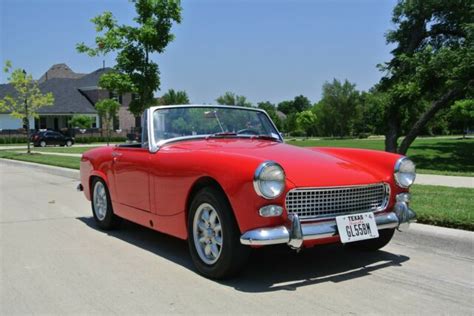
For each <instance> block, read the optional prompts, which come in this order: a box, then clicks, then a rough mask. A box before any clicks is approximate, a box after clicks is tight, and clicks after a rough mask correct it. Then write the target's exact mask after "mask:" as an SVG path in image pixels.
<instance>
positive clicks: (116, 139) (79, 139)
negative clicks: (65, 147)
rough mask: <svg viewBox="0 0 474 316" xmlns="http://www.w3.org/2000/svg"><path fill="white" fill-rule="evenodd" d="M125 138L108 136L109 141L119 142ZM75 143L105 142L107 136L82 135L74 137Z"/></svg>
mask: <svg viewBox="0 0 474 316" xmlns="http://www.w3.org/2000/svg"><path fill="white" fill-rule="evenodd" d="M126 140H127V138H126V137H125V136H112V137H110V141H111V142H115V143H121V142H125V141H126ZM75 141H76V143H78V144H91V143H105V142H107V137H105V136H82V137H76V138H75Z"/></svg>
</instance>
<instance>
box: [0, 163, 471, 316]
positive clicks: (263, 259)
mask: <svg viewBox="0 0 474 316" xmlns="http://www.w3.org/2000/svg"><path fill="white" fill-rule="evenodd" d="M76 185H77V181H75V180H72V179H70V178H65V177H61V176H57V175H51V174H46V173H43V172H42V171H40V170H34V169H27V168H22V167H16V166H11V165H9V166H8V167H7V166H6V165H5V164H3V163H2V162H0V202H1V204H0V257H1V258H0V260H1V274H0V314H2V315H11V314H26V313H28V314H32V313H37V314H41V313H47V314H78V313H81V314H111V313H114V314H165V313H166V314H168V313H185V314H191V313H199V314H204V313H213V314H214V313H225V314H244V313H245V314H263V313H265V314H270V313H272V314H275V313H278V314H287V313H289V314H315V313H319V314H342V313H343V314H348V313H355V314H367V313H375V314H382V313H388V314H406V313H409V314H420V313H421V314H431V313H434V314H442V313H447V314H471V315H472V314H473V313H474V300H473V296H474V264H473V263H474V252H473V245H474V237H473V236H474V234H473V233H471V232H464V231H458V230H452V229H443V228H434V227H430V226H425V225H413V227H412V229H411V230H410V231H409V232H406V233H398V234H396V237H395V239H394V240H393V241H392V243H391V244H390V245H389V246H387V247H386V248H384V249H383V251H378V252H376V253H356V252H348V251H344V250H343V249H342V248H341V247H334V246H330V247H320V248H314V249H311V250H308V251H303V252H301V253H300V254H295V253H293V252H291V251H288V250H287V249H286V248H285V247H282V248H268V249H262V250H259V251H255V252H254V254H253V255H252V257H251V261H250V262H249V265H248V268H247V269H246V270H245V271H244V273H243V274H242V275H241V276H240V277H238V278H235V279H232V280H228V281H225V282H215V281H211V280H208V279H205V278H203V277H201V276H199V275H198V274H197V273H196V272H195V271H194V268H193V266H192V263H191V259H190V257H189V255H188V252H187V245H186V243H185V242H183V241H180V240H177V239H175V238H171V237H168V236H166V235H163V234H159V233H156V232H153V231H150V230H148V229H146V228H141V227H139V226H137V225H134V224H131V223H126V224H124V225H123V227H122V228H121V229H120V230H117V231H113V232H102V231H99V230H98V229H97V228H96V226H95V224H94V222H93V220H92V218H91V213H90V205H89V203H88V202H87V201H86V200H85V198H84V197H83V195H82V193H78V192H76V191H75V186H76Z"/></svg>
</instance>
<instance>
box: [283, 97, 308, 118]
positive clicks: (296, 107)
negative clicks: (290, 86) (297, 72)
mask: <svg viewBox="0 0 474 316" xmlns="http://www.w3.org/2000/svg"><path fill="white" fill-rule="evenodd" d="M310 108H311V101H310V100H309V99H308V98H307V97H305V96H303V95H299V96H296V97H295V98H294V99H293V100H291V101H283V102H280V103H279V104H278V110H279V111H281V112H283V113H285V114H286V115H288V114H291V113H298V112H302V111H305V110H308V109H310Z"/></svg>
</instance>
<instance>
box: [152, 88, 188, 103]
mask: <svg viewBox="0 0 474 316" xmlns="http://www.w3.org/2000/svg"><path fill="white" fill-rule="evenodd" d="M158 103H159V104H160V105H175V104H189V98H188V95H187V93H186V91H174V90H173V89H169V90H168V92H166V93H165V94H163V95H162V96H161V98H159V100H158Z"/></svg>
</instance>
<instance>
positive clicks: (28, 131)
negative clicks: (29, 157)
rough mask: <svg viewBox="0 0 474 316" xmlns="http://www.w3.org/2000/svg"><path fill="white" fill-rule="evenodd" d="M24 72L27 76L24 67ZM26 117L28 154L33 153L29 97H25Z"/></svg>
mask: <svg viewBox="0 0 474 316" xmlns="http://www.w3.org/2000/svg"><path fill="white" fill-rule="evenodd" d="M23 74H24V75H25V77H26V71H25V70H24V69H23ZM25 119H26V145H27V147H28V150H27V152H28V154H31V150H30V118H29V117H28V99H27V98H25Z"/></svg>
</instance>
